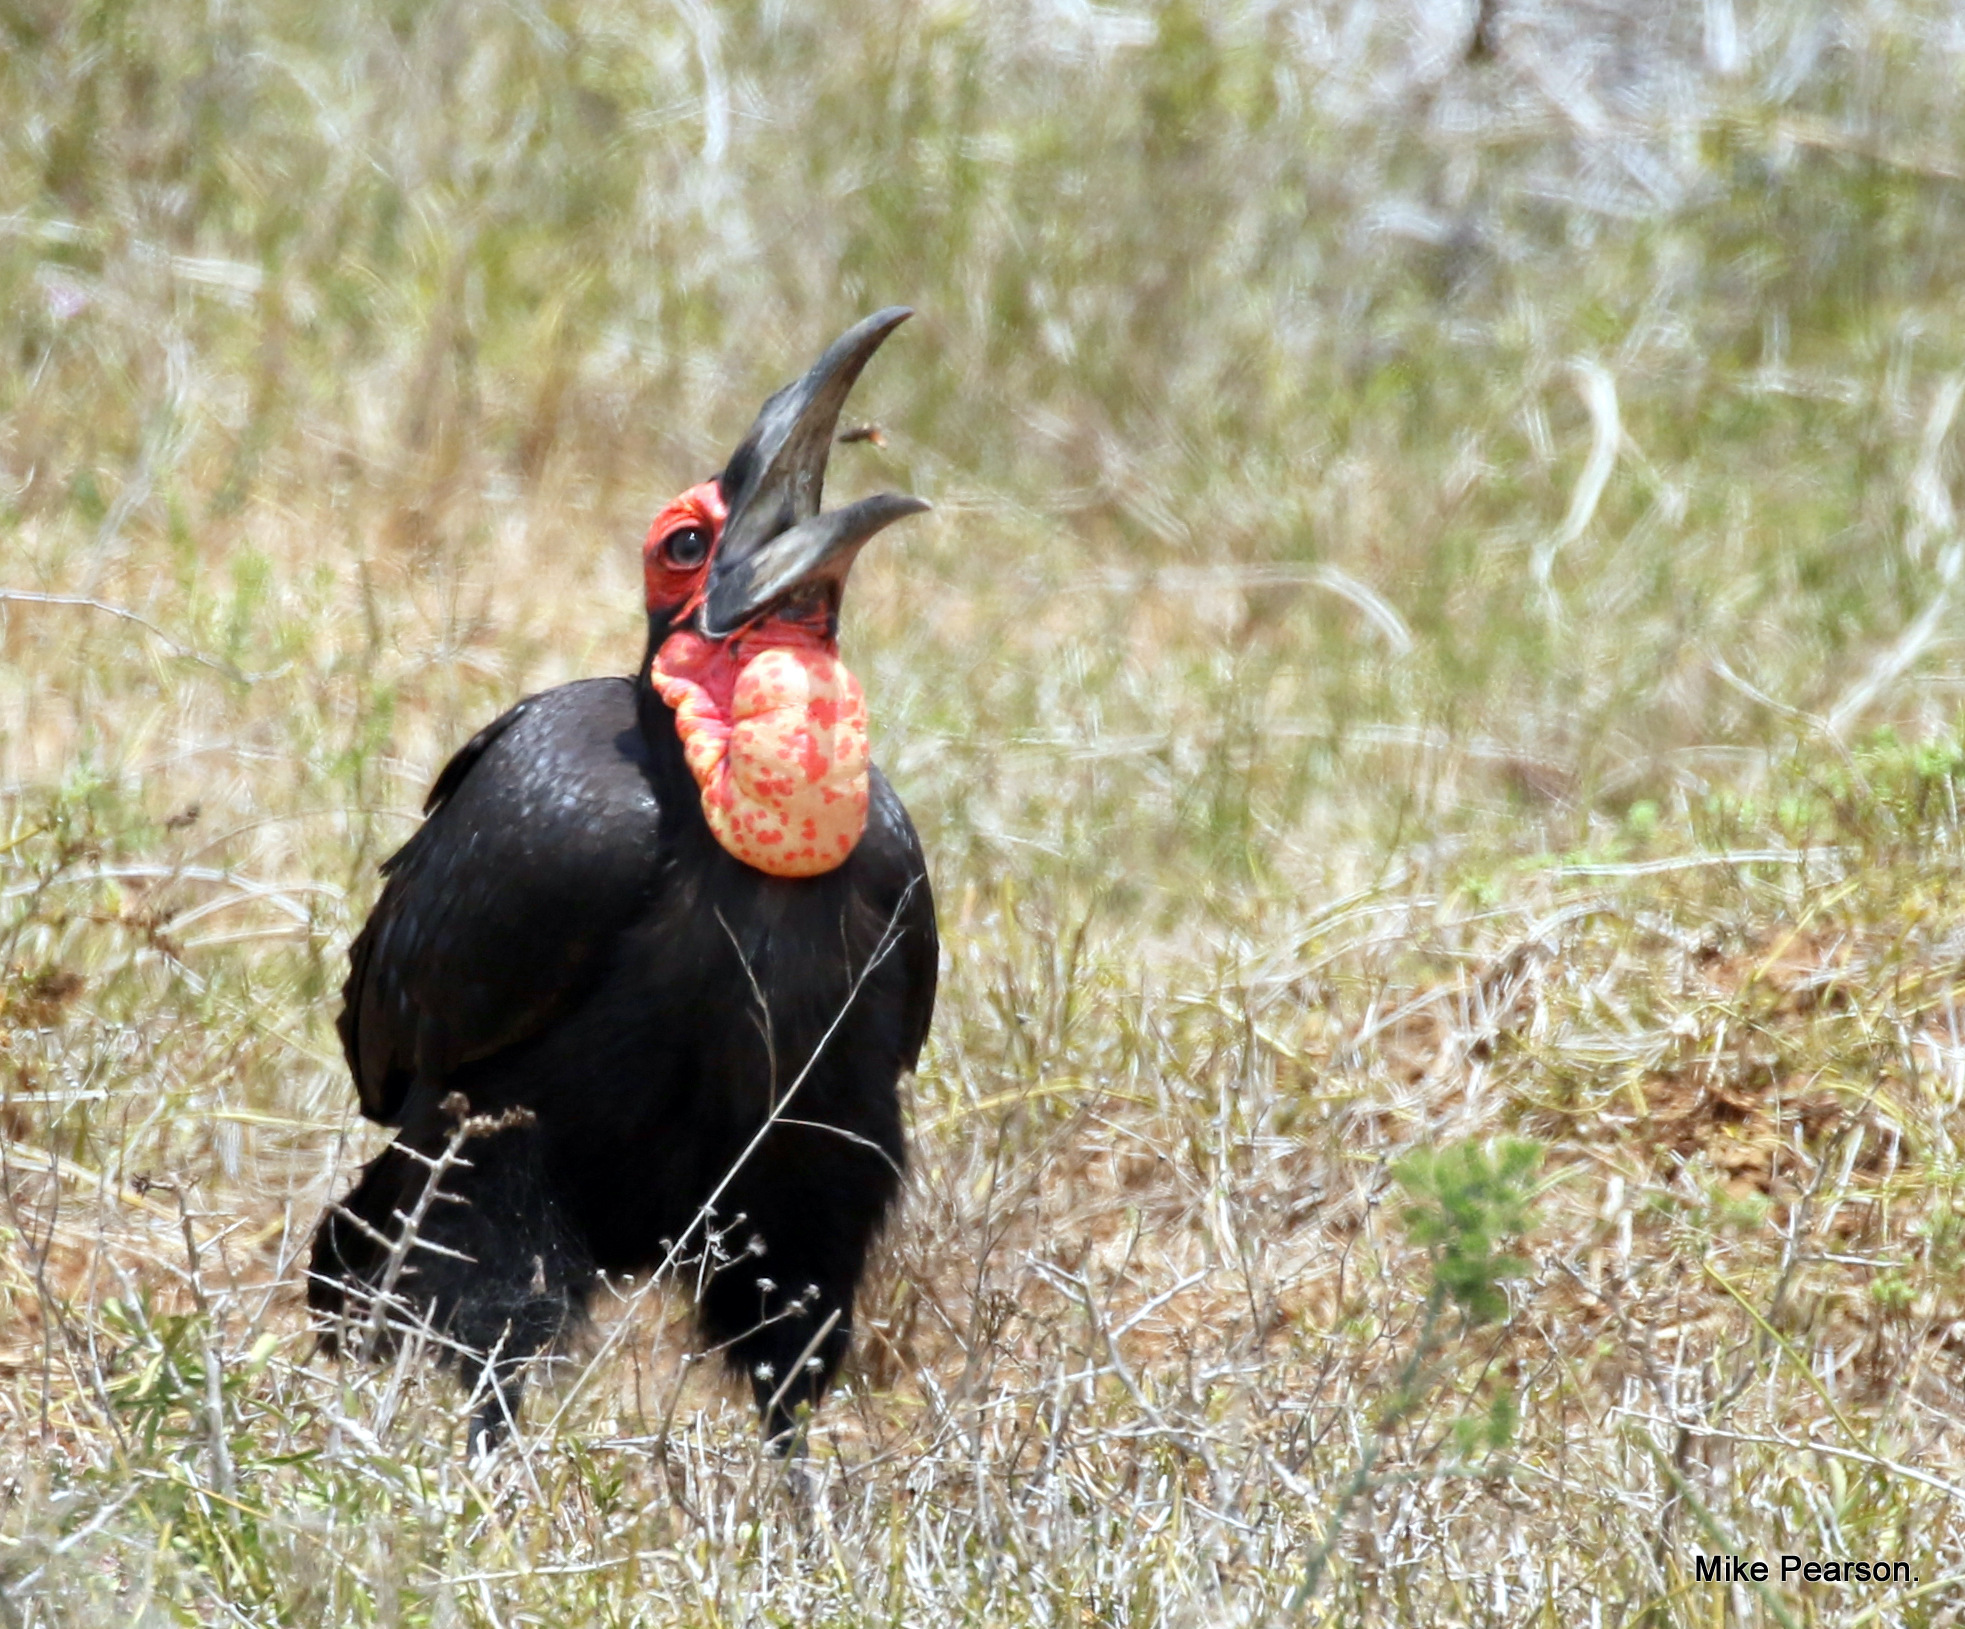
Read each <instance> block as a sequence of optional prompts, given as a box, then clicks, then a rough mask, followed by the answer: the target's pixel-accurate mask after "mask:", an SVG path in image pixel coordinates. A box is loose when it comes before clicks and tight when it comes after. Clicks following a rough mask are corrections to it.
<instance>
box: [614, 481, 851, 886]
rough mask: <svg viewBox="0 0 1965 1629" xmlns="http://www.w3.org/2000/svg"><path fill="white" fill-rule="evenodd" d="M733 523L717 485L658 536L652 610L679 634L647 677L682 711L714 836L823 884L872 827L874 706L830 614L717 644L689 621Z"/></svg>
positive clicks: (651, 574) (749, 858)
mask: <svg viewBox="0 0 1965 1629" xmlns="http://www.w3.org/2000/svg"><path fill="white" fill-rule="evenodd" d="M725 518H726V510H725V507H724V503H723V495H722V493H721V492H720V491H719V490H718V488H717V485H716V483H715V482H713V481H711V482H706V483H704V484H703V485H702V486H696V487H691V488H690V489H689V490H688V491H687V492H685V493H683V494H682V496H681V497H679V498H677V499H676V500H675V501H674V502H673V503H671V504H670V505H669V506H668V507H667V508H666V509H664V510H663V511H662V512H661V514H659V515H657V516H656V517H655V524H654V525H653V526H651V527H650V528H649V531H648V543H647V546H646V548H645V549H644V550H643V557H642V558H643V570H644V574H645V577H646V583H647V593H648V610H649V614H650V615H651V616H654V617H660V618H661V619H662V621H664V622H665V623H667V624H668V626H669V627H671V628H673V629H675V631H674V632H672V633H670V634H669V635H668V637H667V638H666V639H664V640H663V642H662V644H661V647H660V648H659V649H658V650H657V651H656V653H655V657H654V660H653V662H652V663H651V664H650V668H649V680H650V682H651V683H652V684H653V685H654V687H655V689H656V691H657V692H658V693H659V694H660V695H661V697H662V699H663V700H664V701H666V702H667V703H668V704H669V706H670V707H671V708H672V709H673V710H674V712H675V727H676V733H677V735H678V736H679V737H680V738H681V740H682V744H683V752H684V756H685V758H686V760H687V762H688V764H689V769H690V773H691V774H692V775H693V776H694V777H695V780H696V785H697V788H698V790H699V792H700V793H701V796H702V803H703V815H704V818H705V819H707V820H708V822H709V825H710V830H711V831H712V832H713V833H714V834H715V836H716V839H717V841H718V842H719V843H720V844H721V845H722V846H723V847H724V848H725V849H726V850H727V851H728V852H729V853H731V854H732V855H734V856H735V857H736V858H737V859H739V860H742V861H743V862H744V863H745V864H746V865H748V866H751V867H753V868H754V869H756V870H759V871H763V872H766V873H767V874H769V875H771V876H778V877H811V876H818V875H820V874H821V873H823V872H826V871H830V870H832V869H833V868H834V867H836V866H838V865H840V864H842V863H844V861H845V859H846V857H847V856H848V855H849V854H851V853H852V851H853V848H854V846H855V845H856V844H857V843H858V842H859V840H860V834H861V833H862V832H863V831H864V830H865V828H866V817H867V799H868V792H869V787H868V758H867V723H866V702H865V700H864V698H863V697H862V695H861V693H860V686H859V681H858V680H857V679H855V678H854V677H853V675H852V674H851V673H849V672H848V671H847V670H846V667H845V664H844V663H842V662H841V661H840V660H839V647H838V643H837V640H836V638H835V637H834V633H833V629H832V626H831V623H832V619H831V616H830V614H829V612H827V611H825V610H824V609H819V610H816V611H809V612H807V614H806V615H804V616H803V617H782V616H767V617H764V618H761V619H759V620H758V621H757V622H754V623H751V624H749V625H747V626H746V627H743V628H740V629H739V630H737V631H736V632H735V633H733V634H732V635H730V636H729V637H728V638H727V639H721V640H710V639H706V638H704V637H703V636H702V635H701V634H699V633H697V632H696V631H695V630H694V629H692V628H689V627H688V626H686V623H687V619H688V618H689V617H690V616H691V615H692V614H693V613H694V611H695V610H696V608H697V607H698V606H699V605H700V604H701V602H702V596H703V592H704V585H705V583H706V582H707V580H708V577H709V563H710V561H711V560H712V559H714V558H715V554H716V547H717V544H718V542H719V540H720V538H721V536H722V531H723V524H724V520H725ZM692 531H694V532H697V533H700V534H702V535H701V536H691V535H690V534H691V532H692ZM699 553H700V558H699V557H698V555H699Z"/></svg>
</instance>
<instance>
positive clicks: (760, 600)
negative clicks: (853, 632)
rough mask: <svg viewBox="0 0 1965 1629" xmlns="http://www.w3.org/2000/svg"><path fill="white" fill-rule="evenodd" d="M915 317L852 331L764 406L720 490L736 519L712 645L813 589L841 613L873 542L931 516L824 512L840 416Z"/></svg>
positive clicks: (883, 509) (916, 509)
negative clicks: (877, 359) (902, 523)
mask: <svg viewBox="0 0 1965 1629" xmlns="http://www.w3.org/2000/svg"><path fill="white" fill-rule="evenodd" d="M913 315H914V313H913V312H912V311H910V310H909V309H908V308H907V307H906V306H901V305H897V306H889V307H888V308H887V309H886V310H885V311H876V312H875V313H874V314H873V315H872V316H870V317H867V318H865V319H864V320H863V321H861V322H858V323H855V324H854V325H853V326H852V327H851V328H849V329H847V330H846V332H845V333H843V334H841V335H840V336H839V338H838V339H836V340H834V341H833V342H832V344H830V345H828V346H827V347H826V350H825V354H824V355H823V356H821V357H820V358H819V360H818V361H817V362H815V363H814V364H813V365H812V369H811V371H810V372H809V373H807V374H806V375H805V377H804V378H803V379H800V380H798V381H797V382H796V383H794V384H789V385H786V386H785V388H784V389H783V390H781V391H779V392H778V393H777V394H776V395H774V396H773V397H772V398H771V399H770V400H769V401H767V402H766V403H765V404H764V406H763V408H762V409H761V410H760V411H759V412H758V415H757V419H756V421H755V422H754V423H753V424H752V425H751V427H750V431H749V433H748V434H746V435H745V437H744V439H743V440H742V441H741V442H739V443H738V446H737V450H736V451H735V452H734V453H732V454H731V455H730V462H729V463H728V464H727V465H725V466H724V470H723V474H722V476H721V478H720V480H719V483H718V484H719V485H720V487H721V488H722V492H723V500H724V502H725V503H726V504H727V505H728V506H729V518H728V519H727V520H725V522H724V525H723V534H722V538H721V540H720V541H719V542H718V544H717V551H716V559H715V561H714V562H713V563H712V564H711V566H710V576H709V583H708V585H707V589H706V591H705V593H704V596H703V605H702V610H701V611H700V612H699V613H698V616H697V627H698V629H699V630H700V631H701V633H702V634H703V636H704V637H705V638H708V639H723V638H727V637H728V636H729V635H731V634H733V633H735V632H736V631H737V630H738V629H739V628H741V627H742V626H743V625H744V624H745V623H747V622H750V621H752V620H753V619H754V618H756V617H758V616H760V615H762V614H763V613H764V612H766V611H769V610H770V609H771V608H772V607H774V606H776V605H779V604H782V603H784V602H785V601H787V600H791V599H793V598H795V597H797V596H799V595H800V594H802V593H807V592H810V591H813V590H815V589H816V590H820V591H823V592H826V593H829V594H830V596H831V601H832V606H833V608H834V609H835V610H836V609H837V607H838V600H839V594H840V592H841V590H842V589H843V587H844V585H845V581H846V574H847V572H848V571H850V570H851V569H852V565H853V559H854V557H855V556H856V555H857V554H858V553H859V552H860V549H861V548H862V547H863V546H864V545H865V543H866V542H867V540H868V539H869V538H871V537H872V536H873V535H874V534H875V533H876V532H878V531H880V530H881V529H882V528H883V527H886V526H889V525H891V524H893V522H895V521H897V520H899V519H900V518H901V517H902V516H904V515H917V514H920V513H921V512H922V511H923V510H925V509H927V508H928V507H929V506H928V505H927V504H926V503H924V502H923V501H922V500H921V499H919V498H913V497H908V496H906V495H905V494H903V493H899V492H883V493H880V494H879V495H878V496H876V497H871V498H863V499H861V500H860V501H859V502H858V503H853V504H848V505H847V506H846V507H845V508H844V509H835V510H833V511H831V512H830V513H827V514H821V513H820V511H819V503H820V498H821V495H822V493H823V490H824V487H825V479H826V459H827V457H828V456H829V455H830V454H831V452H832V441H833V435H834V432H835V431H836V430H837V429H838V426H839V412H840V409H841V408H842V407H844V406H845V405H846V397H847V395H848V393H849V392H850V391H851V390H852V388H853V382H854V381H855V380H856V379H858V378H859V376H860V370H861V369H862V368H863V367H865V366H866V364H867V359H868V358H869V357H871V356H872V355H873V353H874V352H875V351H877V350H879V349H880V342H881V341H882V340H884V339H885V338H886V337H887V336H888V335H889V334H891V333H892V332H893V331H894V330H895V329H896V328H898V327H900V325H901V324H902V323H904V322H906V321H907V319H908V318H909V317H911V316H913Z"/></svg>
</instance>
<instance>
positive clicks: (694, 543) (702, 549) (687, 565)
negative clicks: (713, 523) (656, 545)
mask: <svg viewBox="0 0 1965 1629" xmlns="http://www.w3.org/2000/svg"><path fill="white" fill-rule="evenodd" d="M709 552H710V534H709V530H708V528H706V527H702V526H678V527H677V528H676V529H675V530H674V531H672V532H670V533H669V535H668V536H667V537H665V538H663V539H662V558H663V559H664V560H666V561H667V562H668V563H669V564H670V565H672V566H681V567H682V568H683V569H684V570H690V569H693V568H694V567H696V566H700V565H701V564H702V563H703V562H704V561H705V560H706V559H708V558H709Z"/></svg>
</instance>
